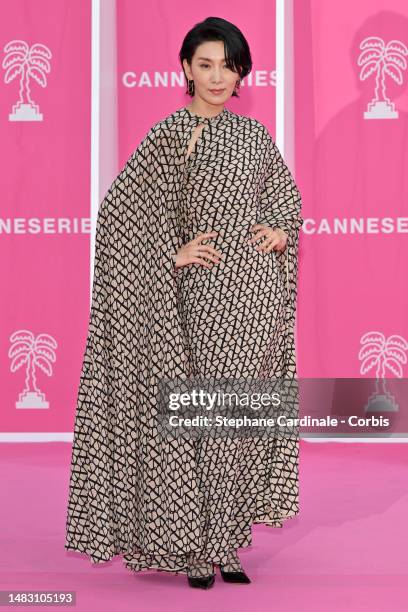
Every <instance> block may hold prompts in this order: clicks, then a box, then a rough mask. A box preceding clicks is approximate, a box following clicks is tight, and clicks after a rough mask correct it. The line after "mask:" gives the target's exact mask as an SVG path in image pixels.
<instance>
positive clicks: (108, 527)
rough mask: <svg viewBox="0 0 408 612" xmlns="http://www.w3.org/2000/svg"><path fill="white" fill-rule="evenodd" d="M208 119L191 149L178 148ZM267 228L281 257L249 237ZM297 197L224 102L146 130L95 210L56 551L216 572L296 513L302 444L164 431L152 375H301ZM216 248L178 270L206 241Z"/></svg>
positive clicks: (279, 162) (259, 137) (250, 129)
mask: <svg viewBox="0 0 408 612" xmlns="http://www.w3.org/2000/svg"><path fill="white" fill-rule="evenodd" d="M201 124H204V128H203V129H202V131H201V133H200V135H199V136H198V139H197V141H196V142H195V144H194V147H193V150H192V152H191V153H190V155H188V156H187V149H188V145H189V143H190V141H191V139H192V136H193V133H194V132H195V130H196V128H197V127H198V126H199V125H201ZM255 223H261V224H263V225H266V226H269V227H272V228H281V229H283V230H284V231H285V232H286V233H287V234H288V242H287V246H286V249H285V250H284V251H283V252H272V253H269V254H266V253H263V254H262V253H259V252H258V251H256V250H255V248H254V245H253V244H251V245H248V243H247V240H248V238H250V237H251V236H252V235H253V234H252V233H251V232H250V231H249V228H250V227H251V226H252V225H253V224H255ZM302 223H303V219H302V218H301V196H300V193H299V191H298V189H297V186H296V184H295V182H294V180H293V177H292V175H291V173H290V171H289V169H288V168H287V166H286V164H285V162H284V160H283V158H282V156H281V154H280V152H279V150H278V148H277V146H276V144H275V143H274V141H273V140H272V138H271V136H270V134H269V132H268V130H267V128H266V127H265V126H264V125H263V124H262V123H260V122H259V121H257V120H256V119H253V118H250V117H246V116H243V115H238V114H236V113H234V112H232V111H229V110H228V109H226V108H224V110H223V111H222V112H221V113H219V114H218V115H216V116H215V117H212V118H205V117H200V116H199V115H196V114H194V113H192V112H190V111H189V110H188V109H187V108H185V107H184V108H181V109H178V110H177V111H175V112H174V113H173V114H171V115H169V116H167V117H166V118H165V119H163V120H161V121H159V122H158V123H156V124H155V125H154V126H153V127H152V128H151V129H150V130H149V132H148V133H147V135H146V136H145V138H144V139H143V141H142V142H141V144H140V145H139V146H138V147H137V149H136V150H135V151H134V153H133V154H132V155H131V156H130V158H129V159H128V161H127V163H126V164H125V166H124V168H123V169H122V171H121V172H120V174H119V175H118V176H117V178H116V179H115V180H114V182H113V184H112V185H111V187H110V189H109V190H108V192H107V194H106V196H105V198H104V199H103V201H102V202H101V204H100V207H99V212H98V218H97V228H96V243H95V262H94V278H93V287H92V303H91V311H90V317H89V327H88V335H87V341H86V348H85V352H84V358H83V364H82V370H81V377H80V383H79V390H78V398H77V407H76V415H75V426H74V438H73V446H72V460H71V472H70V482H69V497H68V509H67V519H66V539H65V548H66V549H68V550H76V551H79V552H82V553H85V554H86V555H88V556H89V558H90V559H91V561H92V562H93V563H101V562H105V561H109V560H110V559H111V558H112V557H113V556H115V555H118V554H121V555H122V556H123V560H124V563H125V566H126V567H127V568H128V569H129V570H131V571H135V572H138V571H140V570H144V569H150V568H155V569H161V570H165V571H173V572H181V573H185V572H186V570H187V561H188V558H189V555H190V554H191V555H196V556H198V557H200V558H205V559H207V560H212V561H213V562H214V563H223V562H224V561H225V560H226V556H227V553H228V551H229V550H230V549H231V548H240V547H245V546H248V545H250V544H251V541H252V540H251V525H252V524H253V523H264V524H266V525H270V526H272V527H281V526H282V524H283V521H284V520H285V519H288V518H290V517H293V516H295V515H297V514H298V512H299V490H298V450H299V443H298V438H297V437H287V436H286V437H281V436H276V437H270V438H269V439H268V440H267V441H265V440H262V439H260V438H255V437H252V438H248V439H246V440H245V441H244V440H243V439H239V438H238V439H236V438H232V437H228V436H226V437H225V436H224V437H223V438H220V437H219V438H215V439H214V438H210V437H209V436H204V437H203V438H201V439H199V440H198V441H197V439H194V438H193V437H190V438H189V437H184V438H183V439H180V438H174V437H173V438H172V437H165V436H162V435H160V432H159V430H158V428H157V414H158V409H157V389H158V385H159V382H160V380H162V379H163V378H166V379H185V378H189V377H191V376H196V375H199V376H202V377H207V376H208V377H212V378H215V379H218V378H225V377H226V378H236V379H238V378H247V377H249V378H254V379H256V378H262V377H284V378H285V379H295V378H296V376H297V373H296V358H295V342H294V322H295V313H296V297H297V271H298V239H299V229H300V227H301V225H302ZM211 231H216V232H217V236H216V237H215V238H214V239H211V240H207V241H206V242H207V244H212V246H214V247H215V248H216V249H218V250H220V251H221V252H222V254H223V259H222V260H221V261H220V262H219V263H217V264H214V265H213V266H212V267H211V269H209V268H205V267H203V266H200V265H197V264H193V265H189V266H184V267H182V268H179V269H177V270H176V269H175V268H174V263H173V259H172V255H173V254H174V253H175V252H176V250H177V249H178V248H179V247H180V246H181V245H183V244H185V243H186V242H187V241H188V240H191V239H192V238H194V237H196V236H197V235H198V234H199V233H201V232H211Z"/></svg>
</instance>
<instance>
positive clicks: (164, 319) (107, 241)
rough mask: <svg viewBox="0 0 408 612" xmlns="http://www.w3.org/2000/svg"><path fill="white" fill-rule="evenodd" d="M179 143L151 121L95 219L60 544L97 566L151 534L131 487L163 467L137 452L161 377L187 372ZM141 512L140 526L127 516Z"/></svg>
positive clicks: (142, 502) (144, 503)
mask: <svg viewBox="0 0 408 612" xmlns="http://www.w3.org/2000/svg"><path fill="white" fill-rule="evenodd" d="M181 144H182V145H183V143H180V142H179V140H178V138H177V134H175V133H173V132H172V130H171V128H170V126H167V125H165V126H164V128H163V126H160V124H156V125H155V126H153V127H152V128H151V130H150V131H149V132H148V134H147V135H146V136H145V138H144V139H143V141H142V142H141V144H140V145H139V146H138V148H137V149H136V150H135V151H134V153H132V155H131V156H130V158H129V159H128V160H127V162H126V164H125V166H124V167H123V169H122V170H121V172H120V173H119V175H118V176H117V177H116V179H115V180H114V181H113V183H112V185H111V187H110V188H109V190H108V191H107V193H106V195H105V197H104V199H103V201H102V202H101V204H100V206H99V211H98V215H97V223H96V237H95V257H94V276H93V285H92V300H91V308H90V315H89V323H88V333H87V338H86V346H85V351H84V356H83V362H82V369H81V375H80V382H79V389H78V396H77V407H76V418H75V427H74V437H73V445H72V460H71V476H70V484H69V499H68V513H67V520H66V541H65V548H67V549H73V550H77V551H81V552H84V553H87V554H88V555H89V556H90V557H91V559H92V561H93V562H95V563H98V562H102V561H107V560H109V559H110V558H112V556H113V555H114V554H117V553H119V552H120V551H122V552H123V551H126V550H127V549H128V548H130V546H131V543H132V542H135V541H138V542H141V543H142V538H143V537H144V534H146V533H148V529H147V525H148V521H149V508H152V503H153V502H152V501H151V499H147V498H146V495H143V494H142V493H140V497H138V495H136V497H135V498H133V497H132V496H131V495H130V493H129V492H130V491H131V490H132V488H133V486H135V485H136V490H137V491H139V489H140V491H147V490H149V488H148V487H149V478H153V477H155V474H154V473H153V471H154V470H157V471H158V472H160V468H161V465H160V458H158V460H157V465H156V464H155V465H153V466H149V467H147V466H146V464H145V458H144V457H142V456H140V449H141V448H146V445H149V444H151V445H152V447H154V444H155V438H154V436H155V433H156V432H155V429H154V427H155V425H154V422H153V420H152V419H153V416H154V414H155V389H156V388H157V386H156V385H157V382H158V380H159V379H160V378H161V377H168V378H172V377H180V378H183V377H186V376H187V374H188V364H189V358H188V353H187V347H186V345H185V342H184V336H183V333H182V329H181V326H180V319H179V316H178V311H177V284H176V277H175V274H174V264H173V260H172V257H171V256H172V253H173V252H174V251H175V250H176V249H177V247H178V246H179V245H180V237H179V231H178V227H177V211H174V210H171V208H169V206H170V205H169V202H170V200H171V199H172V198H169V197H168V193H169V190H173V189H178V188H179V185H180V184H181V177H180V172H182V161H183V152H184V145H183V146H181ZM137 421H142V422H144V423H148V424H150V425H151V427H150V431H151V439H149V440H142V439H140V436H142V435H144V434H143V433H142V432H143V431H145V430H146V428H141V427H138V426H137ZM152 452H154V451H152ZM138 453H139V454H138ZM149 470H150V472H149ZM145 481H146V482H145ZM138 485H140V486H138ZM140 515H142V516H143V517H144V523H143V524H140V522H139V523H138V524H137V525H136V523H137V521H136V520H135V521H134V522H132V520H129V517H130V518H131V517H132V516H134V517H135V516H140ZM132 530H133V531H132ZM136 530H137V532H136ZM144 545H145V546H146V547H147V549H148V548H149V542H144ZM152 545H153V544H152Z"/></svg>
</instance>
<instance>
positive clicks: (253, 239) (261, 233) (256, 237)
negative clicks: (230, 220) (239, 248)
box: [248, 228, 269, 244]
mask: <svg viewBox="0 0 408 612" xmlns="http://www.w3.org/2000/svg"><path fill="white" fill-rule="evenodd" d="M268 232H269V230H268V229H266V228H263V229H262V230H259V231H258V232H257V233H256V234H255V235H254V236H252V237H251V238H249V239H248V243H249V244H252V243H253V242H256V241H257V240H259V239H260V238H262V236H266V235H267V233H268Z"/></svg>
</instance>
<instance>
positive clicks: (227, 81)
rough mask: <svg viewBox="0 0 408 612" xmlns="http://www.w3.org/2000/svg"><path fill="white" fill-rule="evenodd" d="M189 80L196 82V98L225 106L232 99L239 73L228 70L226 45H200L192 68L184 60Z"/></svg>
mask: <svg viewBox="0 0 408 612" xmlns="http://www.w3.org/2000/svg"><path fill="white" fill-rule="evenodd" d="M183 66H184V70H185V72H186V75H187V78H188V79H192V80H193V81H194V97H195V98H201V99H202V100H203V101H205V102H207V104H224V102H225V101H226V100H228V98H230V97H231V95H232V93H233V91H234V87H235V83H236V82H237V81H238V80H239V74H238V72H234V71H233V70H230V69H229V68H227V66H226V64H225V57H224V43H223V42H222V41H221V40H220V41H209V42H205V43H202V44H201V45H199V46H198V47H197V49H196V51H195V53H194V55H193V57H192V60H191V66H189V64H188V63H187V60H183ZM215 90H220V91H215Z"/></svg>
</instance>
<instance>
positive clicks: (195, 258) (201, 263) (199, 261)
mask: <svg viewBox="0 0 408 612" xmlns="http://www.w3.org/2000/svg"><path fill="white" fill-rule="evenodd" d="M191 263H198V264H200V265H202V266H204V267H205V268H209V269H211V265H210V264H208V263H207V262H206V261H205V259H202V258H201V257H192V259H191Z"/></svg>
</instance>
